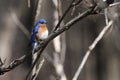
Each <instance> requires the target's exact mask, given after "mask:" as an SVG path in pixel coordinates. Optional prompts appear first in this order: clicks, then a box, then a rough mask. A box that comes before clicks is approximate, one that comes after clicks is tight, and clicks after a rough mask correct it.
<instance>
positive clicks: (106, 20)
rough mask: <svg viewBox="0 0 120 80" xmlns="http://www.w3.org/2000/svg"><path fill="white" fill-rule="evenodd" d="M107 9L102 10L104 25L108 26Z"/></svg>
mask: <svg viewBox="0 0 120 80" xmlns="http://www.w3.org/2000/svg"><path fill="white" fill-rule="evenodd" d="M107 14H108V9H107V8H106V9H104V15H105V23H106V25H108V23H109V20H108V15H107Z"/></svg>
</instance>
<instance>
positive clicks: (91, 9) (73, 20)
mask: <svg viewBox="0 0 120 80" xmlns="http://www.w3.org/2000/svg"><path fill="white" fill-rule="evenodd" d="M92 13H93V8H90V9H88V10H86V11H85V12H83V13H81V14H79V15H78V16H77V17H75V18H73V19H72V20H70V21H69V22H68V23H66V24H65V25H64V26H63V27H62V28H60V29H58V30H57V31H56V32H53V33H51V34H50V35H49V36H48V38H47V39H45V40H44V41H43V42H42V44H41V45H39V46H38V48H36V51H38V53H39V54H38V56H37V58H36V60H35V62H34V63H33V65H32V67H31V69H30V71H29V72H28V74H27V76H26V80H27V79H28V77H29V75H30V74H31V71H32V69H33V67H34V66H35V64H36V63H37V61H38V60H39V58H40V56H41V54H42V52H43V50H44V49H45V48H46V46H47V44H48V43H49V42H50V41H51V40H52V39H54V38H55V37H56V36H58V35H59V34H61V33H63V32H64V31H66V30H68V29H69V28H70V27H71V26H72V25H74V24H75V23H76V22H78V21H79V20H82V19H83V18H85V17H87V16H88V15H90V14H92Z"/></svg>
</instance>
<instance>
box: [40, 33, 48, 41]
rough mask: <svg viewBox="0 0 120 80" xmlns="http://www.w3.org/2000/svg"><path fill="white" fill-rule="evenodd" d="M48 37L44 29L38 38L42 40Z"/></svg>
mask: <svg viewBox="0 0 120 80" xmlns="http://www.w3.org/2000/svg"><path fill="white" fill-rule="evenodd" d="M47 37H48V31H45V32H44V33H42V34H41V36H40V39H41V40H44V39H46V38H47Z"/></svg>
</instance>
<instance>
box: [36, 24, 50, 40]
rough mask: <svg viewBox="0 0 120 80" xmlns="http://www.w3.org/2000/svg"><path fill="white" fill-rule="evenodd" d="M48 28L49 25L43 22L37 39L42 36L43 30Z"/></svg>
mask: <svg viewBox="0 0 120 80" xmlns="http://www.w3.org/2000/svg"><path fill="white" fill-rule="evenodd" d="M47 30H48V29H47V26H46V24H41V25H40V28H39V30H38V33H37V36H36V37H37V40H40V38H41V34H42V33H43V32H45V31H47Z"/></svg>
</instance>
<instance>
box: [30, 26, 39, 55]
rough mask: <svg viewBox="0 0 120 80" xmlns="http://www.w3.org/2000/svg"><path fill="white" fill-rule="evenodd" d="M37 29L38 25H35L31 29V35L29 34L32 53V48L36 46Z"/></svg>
mask: <svg viewBox="0 0 120 80" xmlns="http://www.w3.org/2000/svg"><path fill="white" fill-rule="evenodd" d="M38 30H39V26H35V27H34V29H33V31H32V36H31V44H32V53H34V50H35V48H36V46H37V42H36V34H37V33H38Z"/></svg>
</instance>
